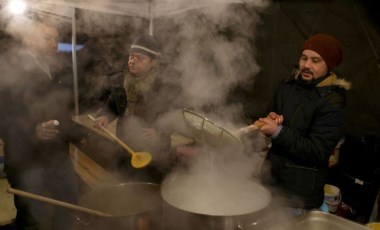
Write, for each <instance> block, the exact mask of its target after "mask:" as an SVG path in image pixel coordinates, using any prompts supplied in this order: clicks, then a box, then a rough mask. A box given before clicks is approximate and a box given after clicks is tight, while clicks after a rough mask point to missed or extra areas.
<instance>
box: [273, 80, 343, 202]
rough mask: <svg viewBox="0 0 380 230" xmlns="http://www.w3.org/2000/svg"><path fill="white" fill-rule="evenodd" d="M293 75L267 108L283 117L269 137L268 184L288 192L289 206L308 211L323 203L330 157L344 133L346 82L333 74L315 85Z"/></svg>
mask: <svg viewBox="0 0 380 230" xmlns="http://www.w3.org/2000/svg"><path fill="white" fill-rule="evenodd" d="M297 76H298V75H296V77H295V78H292V79H291V80H289V81H287V82H285V83H284V84H282V85H281V86H280V87H279V88H278V90H277V92H276V94H275V97H274V104H273V108H272V110H271V111H274V112H276V113H277V114H282V115H284V123H283V127H282V129H281V132H280V133H279V134H278V136H276V137H275V138H272V146H271V148H270V150H269V154H268V160H269V162H270V164H271V176H272V177H271V178H272V179H273V180H272V181H271V183H272V185H274V186H276V187H278V188H280V191H281V192H283V193H285V194H286V196H287V198H289V202H290V206H292V207H296V208H304V209H312V208H318V207H320V206H321V205H322V202H323V198H324V184H325V182H326V179H327V171H328V162H329V157H330V154H331V153H332V151H333V149H334V147H335V146H336V144H337V143H338V141H339V140H340V139H341V138H342V136H343V132H342V126H343V122H344V109H345V103H346V102H345V101H346V97H345V90H346V89H348V88H349V83H348V82H346V81H344V80H342V79H337V77H336V75H335V74H333V73H331V75H330V76H326V77H324V78H321V79H318V80H317V82H314V84H306V83H304V82H302V80H299V79H297V78H298V77H297Z"/></svg>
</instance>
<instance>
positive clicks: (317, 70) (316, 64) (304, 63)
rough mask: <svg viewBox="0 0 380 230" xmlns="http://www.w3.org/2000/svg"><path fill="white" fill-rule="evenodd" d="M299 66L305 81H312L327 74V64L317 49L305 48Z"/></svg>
mask: <svg viewBox="0 0 380 230" xmlns="http://www.w3.org/2000/svg"><path fill="white" fill-rule="evenodd" d="M298 64H299V68H300V70H301V76H302V79H303V80H304V81H311V80H313V79H317V78H320V77H323V76H325V75H326V74H327V71H328V69H327V65H326V62H325V61H324V60H323V59H322V57H321V56H320V55H319V54H318V53H317V52H315V51H312V50H304V51H303V52H302V55H301V57H300V60H299V63H298Z"/></svg>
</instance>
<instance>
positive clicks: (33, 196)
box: [7, 188, 113, 217]
mask: <svg viewBox="0 0 380 230" xmlns="http://www.w3.org/2000/svg"><path fill="white" fill-rule="evenodd" d="M7 192H8V193H12V194H14V195H18V196H23V197H27V198H30V199H34V200H38V201H42V202H45V203H48V204H54V205H57V206H61V207H64V208H68V209H73V210H76V211H80V212H85V213H88V214H91V215H96V216H102V217H112V216H113V215H111V214H109V213H104V212H100V211H97V210H93V209H89V208H85V207H82V206H79V205H75V204H70V203H67V202H63V201H59V200H55V199H52V198H48V197H44V196H40V195H37V194H34V193H29V192H25V191H21V190H18V189H14V188H7Z"/></svg>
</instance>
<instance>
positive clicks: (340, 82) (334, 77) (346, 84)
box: [295, 70, 351, 90]
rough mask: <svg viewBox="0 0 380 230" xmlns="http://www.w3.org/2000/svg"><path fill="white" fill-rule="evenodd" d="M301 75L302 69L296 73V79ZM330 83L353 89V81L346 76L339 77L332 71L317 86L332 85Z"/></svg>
mask: <svg viewBox="0 0 380 230" xmlns="http://www.w3.org/2000/svg"><path fill="white" fill-rule="evenodd" d="M300 75H301V71H300V70H298V71H297V73H296V74H295V79H298V77H299V76H300ZM330 85H336V86H338V87H340V88H344V89H345V90H350V89H351V82H349V81H346V80H345V79H344V78H338V76H337V75H336V74H335V73H333V72H330V75H329V76H328V77H327V78H326V79H325V80H323V81H321V82H320V83H319V84H318V85H317V87H323V86H330Z"/></svg>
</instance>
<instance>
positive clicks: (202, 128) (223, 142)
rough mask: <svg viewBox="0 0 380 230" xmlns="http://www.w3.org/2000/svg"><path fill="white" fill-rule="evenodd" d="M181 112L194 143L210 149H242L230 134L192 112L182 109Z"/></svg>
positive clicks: (239, 141) (236, 138) (239, 142)
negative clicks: (202, 144)
mask: <svg viewBox="0 0 380 230" xmlns="http://www.w3.org/2000/svg"><path fill="white" fill-rule="evenodd" d="M182 112H183V118H184V120H185V124H186V126H187V127H188V129H189V130H190V132H191V133H192V134H193V137H194V139H195V140H196V141H198V142H201V143H204V144H207V145H208V146H211V147H226V146H232V147H235V148H239V149H242V142H241V140H240V139H239V138H238V137H236V136H235V135H233V134H232V133H231V132H229V131H227V130H226V129H224V128H222V127H220V126H218V125H216V124H215V123H213V122H212V121H210V120H209V119H207V118H206V117H204V116H202V115H200V114H198V113H196V112H194V111H191V110H188V109H183V110H182Z"/></svg>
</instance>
